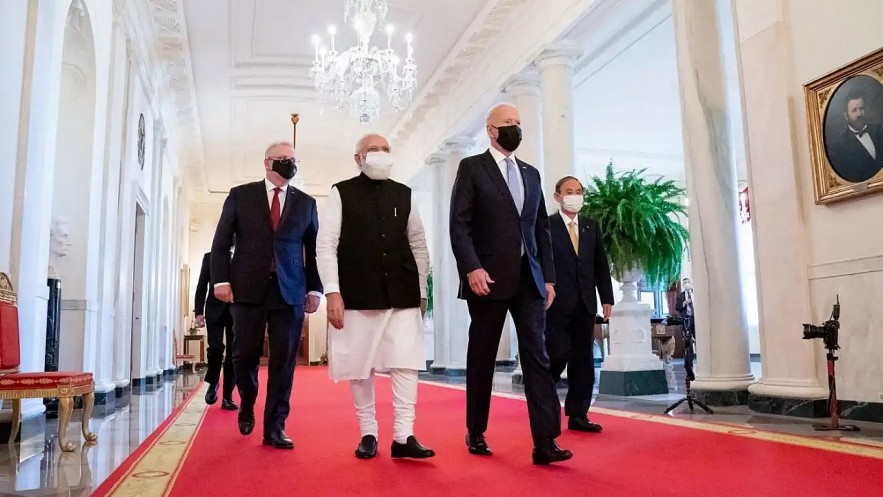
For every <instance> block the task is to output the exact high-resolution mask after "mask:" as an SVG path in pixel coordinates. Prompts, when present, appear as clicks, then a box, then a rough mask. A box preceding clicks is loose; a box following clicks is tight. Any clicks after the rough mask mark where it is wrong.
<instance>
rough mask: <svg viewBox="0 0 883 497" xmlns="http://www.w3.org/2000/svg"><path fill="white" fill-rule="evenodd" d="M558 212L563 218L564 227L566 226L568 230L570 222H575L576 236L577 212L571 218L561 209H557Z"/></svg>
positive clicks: (577, 225)
mask: <svg viewBox="0 0 883 497" xmlns="http://www.w3.org/2000/svg"><path fill="white" fill-rule="evenodd" d="M558 214H561V219H563V220H564V227H565V228H567V230H568V231H569V230H570V223H574V224H576V232H577V236H579V214H577V215H575V216H573V219H570V216H568V215H567V213H566V212H564V211H563V210H559V211H558Z"/></svg>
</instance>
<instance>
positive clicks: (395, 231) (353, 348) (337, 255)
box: [316, 134, 435, 459]
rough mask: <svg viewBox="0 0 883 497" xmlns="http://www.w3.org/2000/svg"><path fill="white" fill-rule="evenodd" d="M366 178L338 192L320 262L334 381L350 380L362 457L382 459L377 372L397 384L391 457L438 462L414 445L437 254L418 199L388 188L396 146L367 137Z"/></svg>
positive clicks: (328, 213) (325, 216)
mask: <svg viewBox="0 0 883 497" xmlns="http://www.w3.org/2000/svg"><path fill="white" fill-rule="evenodd" d="M355 160H356V164H357V165H358V166H359V168H360V169H361V174H360V175H358V176H356V177H354V178H351V179H349V180H346V181H342V182H340V183H338V184H336V185H334V187H332V189H331V193H330V194H329V196H328V202H327V204H326V205H325V207H324V208H323V209H322V212H321V216H320V221H319V234H318V237H317V240H316V254H317V262H318V266H319V275H320V277H321V279H322V283H323V285H324V288H325V293H326V296H327V298H328V302H327V311H328V321H329V322H330V323H331V325H332V327H333V329H329V345H328V349H329V374H330V375H331V378H332V379H333V380H334V381H340V380H349V381H350V386H351V390H352V394H353V401H354V403H355V407H356V414H357V416H358V419H359V428H360V430H361V436H362V439H361V441H360V443H359V446H358V448H357V449H356V457H358V458H360V459H370V458H372V457H375V456H376V455H377V438H378V436H377V432H378V430H377V420H376V418H375V403H374V373H375V371H378V372H386V371H388V372H389V375H390V377H391V379H392V390H393V410H394V412H395V427H394V433H393V442H392V449H391V455H392V457H411V458H427V457H432V456H434V455H435V453H434V452H433V451H432V450H431V449H428V448H426V447H424V446H422V445H420V443H419V442H418V441H417V439H416V438H415V437H414V408H415V405H416V403H417V372H418V371H419V370H421V369H425V367H426V359H425V355H424V347H423V313H424V312H425V309H426V277H427V274H428V272H429V251H428V250H427V248H426V238H425V236H424V231H423V224H422V222H421V221H420V215H419V214H418V212H417V208H416V206H415V203H414V199H413V196H412V195H411V190H410V188H408V187H407V186H405V185H402V184H401V183H397V182H395V181H393V180H390V179H389V173H390V169H391V167H392V158H391V156H390V153H389V143H388V142H387V140H386V139H385V138H384V137H382V136H380V135H374V134H371V135H365V136H364V137H362V139H360V140H359V142H358V143H357V145H356V153H355Z"/></svg>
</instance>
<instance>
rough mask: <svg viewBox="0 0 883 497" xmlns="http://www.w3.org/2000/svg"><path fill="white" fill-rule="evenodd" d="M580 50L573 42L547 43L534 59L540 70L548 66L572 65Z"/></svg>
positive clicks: (580, 52)
mask: <svg viewBox="0 0 883 497" xmlns="http://www.w3.org/2000/svg"><path fill="white" fill-rule="evenodd" d="M581 54H582V50H581V49H580V48H579V47H578V46H577V45H576V44H575V43H573V42H569V41H561V42H557V43H553V44H551V45H547V46H546V47H545V48H544V49H543V51H542V52H540V54H539V55H538V56H537V58H536V59H535V60H534V64H536V66H537V67H538V68H540V70H542V69H544V68H546V67H550V66H568V67H573V63H574V62H575V61H576V59H577V57H579V56H580V55H581Z"/></svg>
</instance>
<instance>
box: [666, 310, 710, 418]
mask: <svg viewBox="0 0 883 497" xmlns="http://www.w3.org/2000/svg"><path fill="white" fill-rule="evenodd" d="M693 355H694V352H693V333H692V332H691V331H690V328H689V325H688V324H687V323H686V322H684V369H685V370H686V372H687V377H686V378H685V379H684V381H685V383H686V387H687V388H686V390H687V395H686V396H685V397H684V398H683V399H681V400H679V401H677V402H675V403H674V404H672V405H670V406H668V409H666V410H665V414H668V413H670V412H672V411H674V410H675V409H676V408H677V407H678V406H679V405H681V404H683V403H684V402H686V403H687V406H689V407H690V412H693V404H696V405H697V406H699V407H701V408H702V409H704V410H705V412H707V413H708V414H714V411H712V410H711V409H709V408H708V406H706V405H705V404H703V403H702V402H700V401H699V400H696V399H694V398H693V391H692V390H691V389H690V382H692V381H693V380H695V379H696V375H695V374H693Z"/></svg>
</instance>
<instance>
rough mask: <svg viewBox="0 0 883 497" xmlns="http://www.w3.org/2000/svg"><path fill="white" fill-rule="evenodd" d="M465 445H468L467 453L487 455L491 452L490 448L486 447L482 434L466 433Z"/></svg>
mask: <svg viewBox="0 0 883 497" xmlns="http://www.w3.org/2000/svg"><path fill="white" fill-rule="evenodd" d="M466 446H467V447H469V453H470V454H475V455H477V456H489V455H491V454H493V452H491V448H490V447H488V445H487V441H486V440H485V439H484V435H472V434H470V433H467V434H466Z"/></svg>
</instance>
